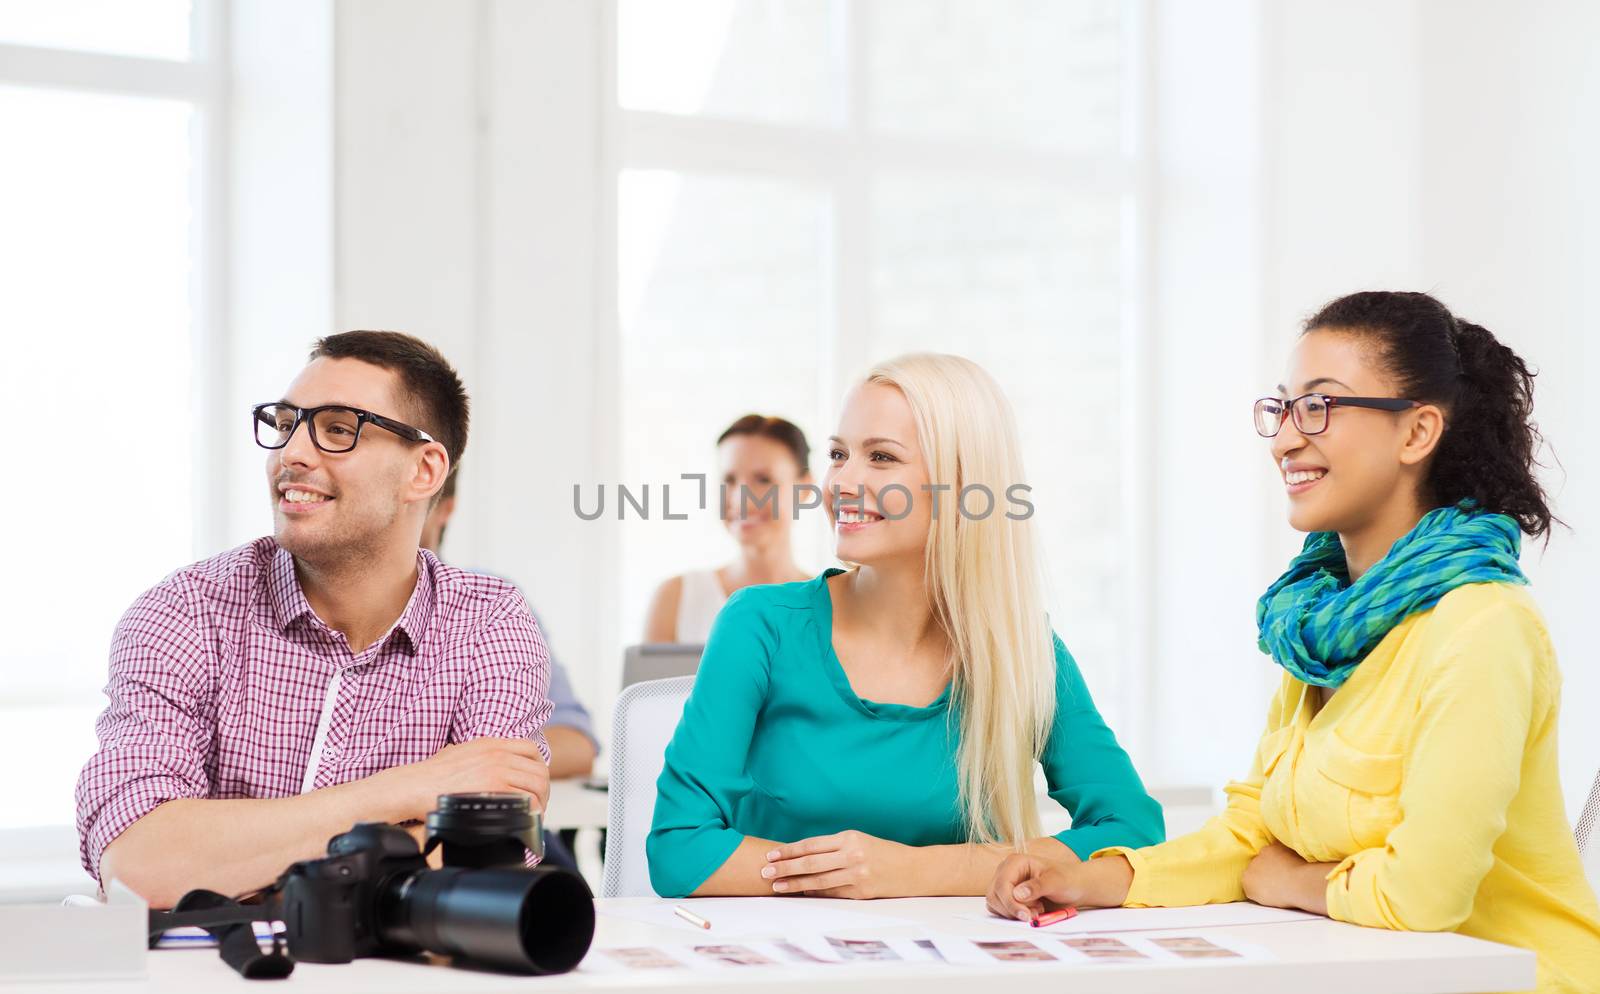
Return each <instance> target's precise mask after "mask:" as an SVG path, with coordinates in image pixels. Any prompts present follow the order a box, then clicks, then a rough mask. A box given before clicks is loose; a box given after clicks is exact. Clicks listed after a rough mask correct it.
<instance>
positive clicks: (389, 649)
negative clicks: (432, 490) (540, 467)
mask: <svg viewBox="0 0 1600 994" xmlns="http://www.w3.org/2000/svg"><path fill="white" fill-rule="evenodd" d="M549 679H550V661H549V653H548V651H547V650H546V648H545V642H544V636H543V635H541V634H540V632H539V627H538V625H537V623H535V621H534V619H533V615H532V613H531V612H530V611H529V610H528V605H527V603H526V602H525V601H524V600H523V598H522V594H521V592H520V591H518V590H517V588H516V586H515V585H514V584H512V583H510V582H509V581H506V580H501V579H498V578H496V577H492V576H486V575H484V574H482V573H470V572H467V571H466V570H461V569H456V568H455V567H453V566H447V565H445V564H444V563H441V562H440V561H439V560H438V559H436V558H435V557H434V556H433V554H432V553H430V552H428V551H426V550H419V551H418V555H417V587H416V590H415V591H413V592H412V595H411V600H410V602H409V603H407V604H406V609H405V611H404V612H403V613H402V614H401V615H400V618H399V620H398V621H396V622H395V624H394V627H393V628H391V629H390V630H389V632H388V634H386V635H385V636H384V637H383V638H380V639H378V641H377V642H374V643H373V644H372V645H371V646H370V647H368V648H367V649H366V650H365V651H364V652H361V653H359V654H357V653H353V652H351V651H350V646H349V643H347V642H346V641H345V638H344V635H343V634H342V633H340V632H336V631H334V630H333V629H331V628H329V627H328V626H327V625H325V624H323V623H322V620H321V619H320V618H318V617H317V616H316V614H315V613H314V612H313V611H312V610H311V605H310V604H308V603H307V602H306V598H305V593H304V592H303V591H302V590H301V589H300V582H299V580H298V579H297V578H296V577H295V572H294V560H293V558H292V557H291V556H290V555H289V553H287V552H285V551H284V550H283V549H281V548H280V547H279V546H278V544H277V542H276V541H275V540H274V539H272V538H270V537H268V538H260V539H257V540H256V541H254V542H251V543H250V544H248V545H242V546H240V547H239V548H237V549H233V550H232V551H229V552H225V553H223V554H222V555H220V556H216V557H214V558H212V559H207V560H205V561H203V562H198V563H195V564H194V565H192V566H189V567H186V568H184V569H181V570H178V571H177V572H176V573H173V574H172V575H171V576H169V577H167V578H166V579H165V580H163V581H161V583H159V584H157V585H156V586H155V587H153V588H151V589H150V590H148V591H146V592H145V593H144V594H142V595H141V596H140V597H139V599H138V600H136V601H134V602H133V606H132V607H130V608H129V609H128V613H127V614H125V615H123V616H122V620H121V621H120V622H118V624H117V630H116V633H115V635H113V637H112V640H111V674H110V681H109V682H108V683H107V685H106V697H107V698H108V699H109V700H110V704H109V705H108V706H107V708H106V710H105V712H104V713H103V714H101V716H100V720H99V721H98V722H97V723H96V725H95V731H96V733H97V734H98V735H99V738H100V747H99V749H98V751H96V752H95V754H94V756H93V757H91V758H90V760H89V762H88V763H87V764H86V765H85V766H84V768H83V773H82V774H81V775H80V776H79V778H78V792H77V801H78V838H79V852H80V855H81V856H82V859H83V865H84V867H85V868H86V869H87V870H88V871H89V872H90V873H92V874H94V875H95V877H96V879H98V878H99V869H100V854H101V853H102V852H104V851H105V848H106V846H107V845H109V844H110V842H111V840H113V839H115V838H116V837H117V836H118V835H120V834H122V832H123V831H124V830H125V829H127V827H128V826H129V825H132V824H133V823H134V822H135V821H138V820H139V819H140V818H142V817H144V816H145V815H147V814H149V813H150V811H151V810H153V809H154V808H155V807H156V806H157V805H159V804H161V803H162V802H164V801H170V800H173V799H174V798H180V797H195V798H235V797H288V796H291V795H294V794H299V793H302V788H304V789H316V788H321V787H328V786H332V785H334V784H340V783H346V782H348V781H351V780H359V779H362V778H364V777H368V776H371V775H373V774H374V773H378V772H381V771H382V770H385V769H388V768H389V767H392V766H401V765H405V764H407V763H415V762H419V761H421V760H424V759H427V758H428V757H430V756H432V755H433V754H434V753H436V752H438V751H439V750H440V749H441V748H442V747H444V746H445V745H448V744H451V743H455V742H464V741H466V740H468V739H473V738H480V737H484V736H495V737H503V738H532V739H534V740H536V741H538V743H539V746H540V751H542V752H544V753H545V757H546V759H548V758H549V750H548V748H546V747H545V745H544V735H543V732H542V729H543V727H544V723H545V720H546V719H547V718H548V717H549V716H550V710H551V705H550V701H549V699H548V696H547V694H546V690H547V688H548V685H549ZM325 709H326V711H327V713H326V715H324V710H325ZM319 722H320V723H322V724H324V725H325V728H319ZM319 731H320V732H321V739H322V750H321V754H320V761H319V762H318V764H317V767H316V769H315V770H314V771H312V770H308V769H307V766H308V765H309V763H310V761H311V758H312V752H313V742H314V740H315V739H316V738H317V737H318V733H319Z"/></svg>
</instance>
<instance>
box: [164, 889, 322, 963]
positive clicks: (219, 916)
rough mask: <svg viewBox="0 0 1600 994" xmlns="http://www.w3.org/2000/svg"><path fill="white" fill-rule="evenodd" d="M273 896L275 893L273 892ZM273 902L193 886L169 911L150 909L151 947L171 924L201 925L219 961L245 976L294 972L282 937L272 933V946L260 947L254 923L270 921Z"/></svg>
mask: <svg viewBox="0 0 1600 994" xmlns="http://www.w3.org/2000/svg"><path fill="white" fill-rule="evenodd" d="M272 896H275V895H272ZM274 905H275V902H274V901H273V900H271V899H269V900H268V901H267V902H265V903H264V904H240V903H239V902H238V901H235V900H233V899H232V898H229V897H224V896H223V895H221V894H218V893H217V892H216V891H210V890H192V891H190V892H189V893H187V894H185V895H183V897H182V898H180V899H179V900H178V903H177V904H175V905H173V908H172V910H171V911H152V912H150V934H149V941H150V948H152V949H154V948H155V945H156V943H157V942H159V941H160V939H161V936H162V935H163V934H165V933H166V931H167V930H168V929H171V928H185V927H193V928H203V929H205V930H206V931H207V932H209V933H211V937H212V938H214V939H216V940H217V947H218V948H217V952H218V954H219V955H221V957H222V961H223V962H224V963H227V964H228V965H229V966H231V967H233V969H234V970H235V971H237V972H238V974H239V976H241V977H244V978H245V979H246V980H281V979H283V978H284V977H287V976H289V974H291V973H293V972H294V959H293V958H291V957H290V956H289V953H288V950H287V949H285V948H284V944H283V937H282V936H280V935H278V934H277V933H276V932H274V933H273V935H272V948H271V949H270V950H263V949H262V948H261V943H259V942H257V941H256V932H255V925H254V923H255V922H257V921H261V920H263V916H265V919H266V920H268V921H270V920H271V918H272V915H273V909H274Z"/></svg>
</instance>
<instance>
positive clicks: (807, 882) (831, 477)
mask: <svg viewBox="0 0 1600 994" xmlns="http://www.w3.org/2000/svg"><path fill="white" fill-rule="evenodd" d="M828 457H829V469H828V473H827V476H826V477H825V479H824V487H823V489H824V491H825V493H824V497H823V502H824V506H825V509H826V511H827V514H828V517H829V520H830V522H832V524H833V526H834V536H835V543H836V544H835V552H836V554H837V556H838V558H839V559H840V560H841V561H843V562H845V563H849V564H851V568H849V569H847V570H843V569H830V570H827V571H825V572H824V573H823V574H822V575H821V576H818V577H816V578H815V579H812V580H807V581H803V582H799V583H785V584H772V585H762V586H752V587H747V588H745V589H743V590H740V591H738V592H737V593H735V594H734V595H733V596H732V597H731V598H730V599H729V600H728V603H727V605H726V606H725V607H724V608H723V609H722V612H721V614H720V615H719V616H718V618H717V621H716V623H715V625H714V626H713V628H712V631H711V635H710V638H709V640H708V642H707V645H706V649H705V653H704V655H703V656H702V658H701V662H700V669H699V672H698V674H697V676H696V679H695V684H694V689H693V691H692V693H691V694H690V696H689V699H688V701H687V702H686V704H685V707H684V713H683V718H682V720H681V721H680V723H679V725H678V727H677V729H676V731H675V733H674V735H673V737H672V741H671V744H670V745H669V746H668V747H667V751H666V756H665V765H664V768H663V770H662V773H661V777H660V780H659V781H658V796H657V800H656V806H655V814H654V820H653V824H652V826H651V831H650V834H649V837H648V839H647V841H646V850H647V855H648V859H649V867H650V879H651V883H652V886H653V887H654V888H655V890H656V892H657V893H658V894H660V895H662V896H664V897H682V896H686V895H691V894H693V895H703V896H704V895H733V894H746V895H748V894H814V895H820V896H829V897H848V898H871V897H907V896H918V895H934V894H972V895H977V894H983V893H984V892H985V891H986V889H987V887H988V884H989V879H990V878H991V877H992V876H993V874H994V871H995V869H996V868H997V867H998V866H999V865H1000V863H1001V861H1002V860H1003V859H1004V858H1005V857H1006V856H1007V855H1008V854H1010V853H1012V852H1016V851H1026V852H1031V853H1036V854H1040V855H1047V856H1049V857H1051V858H1053V859H1057V860H1076V859H1081V858H1084V857H1087V856H1088V855H1089V854H1090V853H1092V852H1094V851H1095V850H1097V849H1100V848H1103V847H1105V846H1107V845H1130V846H1131V845H1147V844H1150V843H1153V842H1159V841H1161V840H1162V839H1163V838H1164V837H1165V830H1164V827H1163V821H1162V813H1161V808H1160V806H1159V805H1158V804H1157V803H1156V802H1155V801H1154V800H1153V799H1151V797H1150V796H1149V794H1148V793H1147V792H1146V791H1145V789H1144V786H1143V784H1142V783H1141V782H1140V780H1139V776H1138V774H1137V773H1136V772H1135V771H1134V769H1133V765H1132V763H1131V762H1129V760H1128V757H1127V754H1126V753H1124V752H1123V750H1122V749H1121V747H1120V746H1118V744H1117V741H1116V737H1115V736H1114V735H1113V734H1112V732H1111V730H1110V729H1109V728H1107V727H1106V725H1105V723H1104V721H1102V720H1101V718H1100V715H1099V713H1098V712H1097V711H1096V709H1095V706H1094V702H1093V700H1092V699H1091V698H1090V695H1089V690H1088V688H1087V687H1086V686H1085V684H1084V681H1083V677H1082V675H1081V674H1080V673H1079V672H1078V667H1077V665H1076V664H1075V663H1074V662H1073V659H1072V656H1071V655H1070V654H1069V653H1068V652H1067V650H1066V647H1065V646H1064V645H1063V644H1062V643H1061V640H1060V639H1058V638H1056V637H1054V635H1053V633H1052V632H1051V629H1050V622H1049V619H1048V618H1047V617H1046V614H1045V607H1044V596H1043V594H1042V582H1041V579H1040V575H1039V569H1038V565H1037V552H1036V549H1035V540H1034V532H1033V524H1032V521H1031V517H1032V513H1031V512H1032V506H1031V504H1029V503H1028V502H1027V501H1026V498H1025V496H1023V495H1025V493H1026V487H1025V481H1024V477H1023V473H1022V464H1021V463H1022V461H1021V457H1020V446H1019V443H1018V438H1017V431H1016V426H1015V422H1014V419H1013V416H1012V414H1011V409H1010V406H1009V404H1008V403H1007V402H1006V400H1005V397H1004V396H1003V394H1002V393H1001V391H1000V389H999V387H998V386H997V385H996V384H995V382H994V381H993V380H992V379H991V378H990V377H989V376H988V374H987V373H985V372H984V371H983V370H982V369H981V368H980V367H978V366H977V365H975V364H974V363H972V362H970V361H968V360H966V359H962V358H959V357H956V356H945V355H911V356H904V357H901V358H899V359H897V360H894V361H892V362H888V363H885V364H883V365H880V366H878V367H877V368H875V369H874V370H873V371H872V372H871V373H870V374H869V375H868V376H867V377H866V378H865V380H864V381H862V382H861V383H860V384H858V385H857V386H856V388H855V389H854V390H852V391H851V393H850V395H849V397H848V398H847V400H846V402H845V408H844V412H843V414H842V416H841V418H840V423H839V429H838V434H837V435H835V436H834V437H833V438H832V439H831V440H830V441H829V443H828ZM985 494H987V499H985ZM1041 765H1042V767H1043V769H1044V775H1045V779H1046V781H1047V782H1048V785H1049V791H1050V795H1051V797H1053V798H1054V799H1055V800H1056V801H1057V802H1058V803H1060V804H1062V805H1063V806H1064V807H1066V808H1067V809H1068V810H1069V811H1070V812H1071V814H1072V827H1071V828H1070V829H1068V830H1066V831H1064V832H1061V833H1059V834H1058V835H1055V836H1042V835H1041V830H1040V827H1039V825H1040V819H1039V810H1038V806H1037V802H1036V799H1035V788H1034V772H1035V770H1036V769H1037V768H1038V767H1040V766H1041Z"/></svg>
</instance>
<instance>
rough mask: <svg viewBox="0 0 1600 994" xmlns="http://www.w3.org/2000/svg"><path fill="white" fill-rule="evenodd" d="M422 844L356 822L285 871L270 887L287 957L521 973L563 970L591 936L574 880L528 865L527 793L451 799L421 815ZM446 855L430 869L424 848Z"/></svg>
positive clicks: (582, 887)
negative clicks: (444, 962)
mask: <svg viewBox="0 0 1600 994" xmlns="http://www.w3.org/2000/svg"><path fill="white" fill-rule="evenodd" d="M428 830H429V838H428V847H427V850H422V849H419V848H418V847H417V843H416V841H415V840H414V839H413V838H412V837H411V835H410V834H409V833H408V832H406V831H405V830H404V829H401V828H396V827H395V826H393V825H388V824H384V823H381V822H363V823H361V824H358V825H356V826H355V827H354V828H352V829H351V830H350V831H348V832H345V833H343V834H341V835H336V836H334V837H333V838H332V839H330V840H328V855H327V856H326V857H324V858H322V859H310V860H302V861H300V862H298V863H295V864H293V865H292V866H290V867H289V868H288V869H287V870H285V871H284V873H283V875H282V877H280V878H279V880H278V884H277V887H276V890H277V893H278V907H279V918H280V919H281V920H282V921H283V923H284V938H285V939H286V940H287V942H288V946H289V952H290V954H291V955H292V956H293V957H294V958H295V959H298V960H304V961H305V962H308V963H348V962H350V961H351V960H353V959H355V958H357V957H364V956H406V955H414V954H416V953H419V952H422V951H428V952H434V953H440V954H443V955H448V956H453V957H460V958H463V959H467V960H471V961H474V962H477V963H481V964H484V965H488V966H495V967H499V968H501V969H507V970H514V971H517V972H519V973H564V972H566V971H567V970H570V969H572V968H573V967H575V966H577V965H578V962H579V961H580V960H582V959H583V957H584V954H585V953H587V952H588V950H589V943H590V942H591V941H592V940H593V938H594V895H593V894H592V893H591V892H590V890H589V886H588V884H586V883H584V880H583V878H582V877H580V876H578V875H577V874H575V873H571V872H569V871H567V870H563V869H559V868H553V867H543V866H540V867H534V868H528V867H526V866H525V865H524V862H525V856H526V853H527V852H528V851H532V852H534V853H536V854H537V853H539V852H541V851H542V846H541V845H540V842H541V836H540V834H539V832H538V824H537V821H536V820H535V819H534V818H533V816H532V815H531V814H529V811H528V799H527V797H525V796H523V795H506V794H454V795H444V796H441V797H440V798H439V807H438V810H436V811H435V812H434V813H433V814H430V815H429V816H428ZM441 844H442V846H443V849H444V862H445V864H446V865H445V866H444V868H442V869H437V870H436V869H431V868H430V867H429V866H428V862H427V857H426V855H425V851H431V850H432V849H433V848H434V846H435V845H441Z"/></svg>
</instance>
